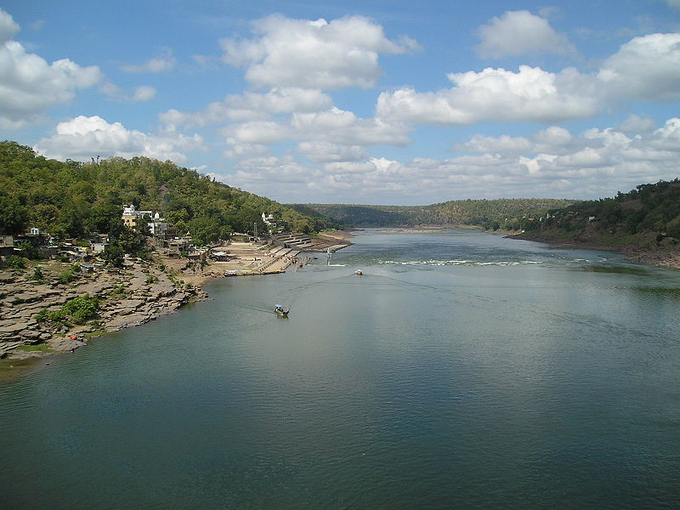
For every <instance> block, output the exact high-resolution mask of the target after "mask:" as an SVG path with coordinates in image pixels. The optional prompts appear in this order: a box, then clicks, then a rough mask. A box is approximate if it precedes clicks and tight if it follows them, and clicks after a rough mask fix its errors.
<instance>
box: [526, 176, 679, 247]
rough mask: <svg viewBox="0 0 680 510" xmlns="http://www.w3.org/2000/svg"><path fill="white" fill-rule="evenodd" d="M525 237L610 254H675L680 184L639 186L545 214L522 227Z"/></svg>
mask: <svg viewBox="0 0 680 510" xmlns="http://www.w3.org/2000/svg"><path fill="white" fill-rule="evenodd" d="M525 237H528V238H534V239H539V240H544V241H555V242H571V243H581V244H586V245H592V246H601V247H611V248H614V249H620V248H624V247H628V248H630V247H633V248H635V247H637V248H643V249H646V250H652V251H658V250H660V249H664V248H667V249H669V250H676V249H679V248H680V245H679V241H680V180H678V179H675V180H673V181H670V182H668V181H660V182H658V183H656V184H641V185H639V186H637V187H636V188H635V189H634V190H632V191H630V192H628V193H621V192H619V193H618V194H617V195H616V197H614V198H605V199H601V200H589V201H585V202H579V203H575V204H573V205H571V206H569V207H566V208H563V209H559V210H552V211H549V213H548V214H546V215H544V216H543V217H541V218H537V219H535V220H534V221H532V222H531V223H530V224H529V225H527V228H526V232H525Z"/></svg>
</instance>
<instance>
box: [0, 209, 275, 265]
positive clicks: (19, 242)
mask: <svg viewBox="0 0 680 510" xmlns="http://www.w3.org/2000/svg"><path fill="white" fill-rule="evenodd" d="M121 219H122V220H123V223H124V224H125V225H126V226H128V227H129V228H132V229H134V230H137V231H145V233H147V234H148V235H149V236H150V239H149V242H150V243H151V244H152V245H153V246H154V247H155V248H156V249H158V250H159V251H161V252H162V253H163V254H164V255H166V256H180V255H185V256H188V257H189V258H197V257H198V258H202V257H205V256H207V255H209V254H210V253H211V252H212V250H211V249H209V248H208V249H199V248H197V247H196V246H194V245H193V241H192V239H191V237H190V233H189V232H187V233H186V234H185V235H184V236H179V235H178V233H177V228H176V227H174V226H172V225H170V224H169V223H168V222H167V221H166V220H165V218H163V217H162V216H161V215H160V214H159V213H158V212H154V211H141V210H137V208H136V207H135V206H134V205H133V204H130V205H124V206H123V212H122V214H121ZM262 221H263V222H264V223H265V224H266V225H267V228H268V229H269V231H270V232H272V231H277V230H281V227H278V226H277V224H276V223H275V221H274V216H273V215H272V214H265V213H262ZM23 242H28V243H30V244H31V245H32V246H33V247H35V248H36V250H37V253H38V255H39V257H40V258H45V259H51V258H59V259H62V260H64V261H70V262H74V263H80V264H81V265H83V266H88V267H91V266H89V263H90V262H92V263H94V261H96V260H97V257H98V256H99V255H100V254H101V253H102V252H103V251H104V250H105V249H106V247H107V246H108V244H109V239H108V236H107V235H103V234H92V235H91V236H89V238H88V239H87V240H82V239H81V240H76V239H64V240H62V241H61V242H59V243H55V242H54V241H53V240H52V238H51V236H50V235H49V234H46V233H43V232H41V231H40V229H38V228H37V227H32V228H30V229H29V231H28V232H27V233H26V234H23V235H19V236H11V235H2V233H0V258H2V259H3V260H4V259H5V258H6V257H8V256H11V255H23V252H24V250H23V248H24V247H25V246H26V245H24V244H23Z"/></svg>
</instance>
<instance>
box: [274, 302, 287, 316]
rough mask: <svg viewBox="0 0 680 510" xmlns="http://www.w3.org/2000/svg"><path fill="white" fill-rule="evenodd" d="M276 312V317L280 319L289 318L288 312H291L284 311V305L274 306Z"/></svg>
mask: <svg viewBox="0 0 680 510" xmlns="http://www.w3.org/2000/svg"><path fill="white" fill-rule="evenodd" d="M274 312H276V315H278V316H279V317H288V312H290V310H286V309H284V308H283V305H274Z"/></svg>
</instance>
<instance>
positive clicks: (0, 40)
mask: <svg viewBox="0 0 680 510" xmlns="http://www.w3.org/2000/svg"><path fill="white" fill-rule="evenodd" d="M18 32H19V25H17V23H16V22H15V21H14V18H12V16H11V15H10V14H9V13H7V12H5V11H3V10H2V9H0V44H5V43H6V42H7V41H11V40H12V38H13V37H14V36H15V35H16V34H17V33H18Z"/></svg>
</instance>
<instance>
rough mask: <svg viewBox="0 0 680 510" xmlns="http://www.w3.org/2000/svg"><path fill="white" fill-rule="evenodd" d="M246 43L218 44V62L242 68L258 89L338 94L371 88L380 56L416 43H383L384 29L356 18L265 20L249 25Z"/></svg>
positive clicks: (226, 41)
mask: <svg viewBox="0 0 680 510" xmlns="http://www.w3.org/2000/svg"><path fill="white" fill-rule="evenodd" d="M253 35H254V36H253V37H252V38H250V39H235V38H228V39H223V40H222V41H220V45H221V47H222V49H223V51H224V55H223V61H224V62H226V63H227V64H230V65H234V66H240V67H245V68H246V79H247V80H248V81H250V82H251V83H253V84H254V85H256V86H258V87H302V88H310V89H322V90H328V89H338V88H343V87H361V88H369V87H373V86H375V84H376V82H377V80H378V78H379V77H380V75H381V73H382V71H381V69H380V65H379V63H378V57H379V54H380V53H405V52H407V51H412V50H415V49H417V43H416V42H415V41H413V40H411V39H408V38H405V39H403V40H402V41H400V42H399V43H397V42H394V41H391V40H389V39H387V37H385V34H384V31H383V28H382V27H381V26H380V25H377V24H375V23H374V22H372V21H371V20H369V19H367V18H364V17H361V16H349V17H345V18H340V19H336V20H332V21H331V22H330V23H329V22H327V21H326V20H324V19H319V20H316V21H310V20H300V19H290V18H285V17H283V16H278V15H276V16H269V17H267V18H264V19H261V20H258V21H256V22H255V23H254V24H253Z"/></svg>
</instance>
